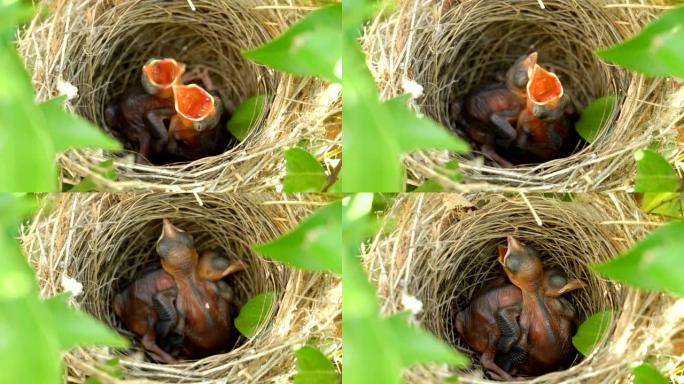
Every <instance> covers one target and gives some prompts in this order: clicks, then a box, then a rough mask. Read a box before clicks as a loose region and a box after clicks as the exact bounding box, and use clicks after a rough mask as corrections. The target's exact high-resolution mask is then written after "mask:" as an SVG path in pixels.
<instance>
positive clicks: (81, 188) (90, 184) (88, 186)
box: [67, 177, 97, 192]
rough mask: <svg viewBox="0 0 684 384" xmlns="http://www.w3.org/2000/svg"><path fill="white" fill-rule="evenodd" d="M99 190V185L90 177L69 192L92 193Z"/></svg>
mask: <svg viewBox="0 0 684 384" xmlns="http://www.w3.org/2000/svg"><path fill="white" fill-rule="evenodd" d="M95 190H97V184H95V182H94V181H93V179H91V178H89V177H85V178H83V179H82V180H81V181H80V182H79V183H78V184H76V185H74V186H73V187H71V188H70V189H69V190H68V191H67V192H91V191H95Z"/></svg>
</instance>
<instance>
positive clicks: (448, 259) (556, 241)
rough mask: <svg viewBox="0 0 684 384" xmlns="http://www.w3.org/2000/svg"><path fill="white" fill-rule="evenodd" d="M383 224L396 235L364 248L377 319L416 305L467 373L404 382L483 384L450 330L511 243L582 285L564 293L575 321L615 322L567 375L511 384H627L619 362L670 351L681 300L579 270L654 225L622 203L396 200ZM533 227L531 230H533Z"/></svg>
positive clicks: (431, 371)
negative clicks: (407, 300) (465, 363)
mask: <svg viewBox="0 0 684 384" xmlns="http://www.w3.org/2000/svg"><path fill="white" fill-rule="evenodd" d="M388 217H389V218H390V220H392V221H393V222H394V223H395V224H396V227H394V229H393V230H392V231H391V232H389V233H387V234H385V235H379V236H378V237H377V238H376V239H375V240H374V241H373V242H372V243H370V244H369V245H368V247H367V248H366V249H365V250H364V253H363V257H364V262H365V264H366V267H367V269H368V271H369V275H370V276H371V280H372V281H374V282H375V284H376V285H377V287H378V294H379V296H380V302H381V305H382V308H383V311H384V312H385V313H386V314H393V313H397V312H398V311H403V310H406V308H405V307H404V305H403V304H402V303H403V300H402V297H404V295H410V296H413V297H416V298H417V299H418V300H420V301H421V302H422V303H423V308H422V311H421V312H419V313H418V314H416V315H415V317H414V320H415V321H416V322H417V323H419V324H421V325H422V326H423V327H425V328H426V329H427V330H429V331H430V332H432V333H433V334H435V335H436V336H438V337H440V338H442V339H444V340H445V341H447V342H448V343H450V344H451V345H453V346H455V347H457V348H458V349H459V350H461V351H462V352H464V353H466V354H468V355H469V357H470V359H471V362H472V366H471V368H470V369H468V370H465V371H458V372H454V371H453V369H449V367H447V366H446V365H437V364H434V365H421V366H415V367H412V368H410V369H407V370H406V372H405V378H406V379H407V382H409V383H437V382H443V381H444V380H446V379H447V378H449V377H451V376H452V375H453V374H454V373H457V374H459V376H460V381H459V382H463V383H483V382H489V380H488V379H487V376H485V375H484V372H483V370H482V367H481V366H480V363H479V358H480V356H479V355H480V354H479V353H473V351H472V350H471V349H470V348H469V347H468V345H467V344H465V342H464V341H462V340H461V339H460V337H459V335H458V333H457V331H456V329H455V317H456V314H457V313H458V311H459V309H461V308H464V307H465V306H467V305H468V303H469V302H470V300H471V298H472V296H473V295H474V294H475V292H477V290H478V289H479V288H480V287H481V286H482V284H483V283H485V282H486V281H489V280H490V279H492V278H494V277H496V276H500V275H502V273H503V270H502V268H501V266H500V264H499V263H498V262H497V257H498V253H497V249H496V247H497V245H498V244H505V241H506V236H507V235H513V236H514V237H516V238H517V239H519V240H520V241H522V242H523V243H525V244H527V245H531V246H532V247H534V248H535V249H537V250H538V251H539V252H540V255H541V257H542V261H543V263H544V265H545V267H558V268H560V269H561V270H563V271H564V272H565V273H566V274H567V275H568V276H570V277H575V278H578V279H580V280H581V281H583V282H584V283H585V284H587V287H586V288H584V289H580V290H577V291H574V292H572V293H570V294H566V295H565V296H564V297H566V298H568V300H570V301H571V302H572V303H573V304H574V305H575V308H576V309H577V312H578V314H579V318H580V320H584V319H586V318H587V317H588V316H589V315H591V314H593V313H595V312H597V311H600V310H614V311H616V316H615V318H614V321H613V323H612V326H611V329H610V332H609V334H608V336H607V337H606V339H605V340H603V341H601V342H600V344H599V345H598V347H597V348H596V349H595V350H594V352H593V353H591V354H590V355H589V356H587V357H586V358H584V359H580V358H576V359H575V361H574V364H573V365H572V367H570V368H569V369H566V370H563V371H558V372H553V373H549V374H546V375H543V376H539V377H537V378H529V379H527V380H523V379H518V380H520V381H521V382H533V383H560V382H569V383H579V382H591V383H623V382H625V383H627V382H631V381H630V380H628V378H629V375H630V371H629V368H628V367H629V364H630V363H632V362H639V361H641V360H642V359H644V358H645V357H646V356H647V355H648V354H660V353H662V354H664V355H667V354H669V353H671V352H672V349H671V348H672V342H671V341H670V340H671V338H672V337H673V336H674V335H675V334H677V333H678V332H681V330H682V324H684V310H683V308H684V306H683V305H684V301H682V300H680V301H679V302H676V300H675V299H674V298H671V297H669V296H665V295H659V294H655V293H645V292H640V291H638V290H635V289H631V288H628V287H624V286H621V285H619V284H617V283H614V282H611V281H608V280H605V279H602V278H600V277H598V276H597V275H594V274H593V273H592V272H591V271H590V270H589V269H588V264H590V263H596V262H602V261H606V260H609V259H611V258H613V257H615V256H617V255H618V254H619V253H620V252H622V251H624V250H626V249H628V248H629V247H630V246H632V245H633V244H634V243H635V242H636V241H637V240H638V239H639V238H641V237H642V236H644V234H645V233H646V232H647V229H649V228H650V229H652V228H653V226H656V225H659V223H657V222H650V221H649V220H648V218H646V217H644V216H643V215H642V214H641V213H640V210H639V209H638V207H637V206H636V205H635V203H634V202H633V201H632V196H630V195H622V194H620V195H578V197H577V200H575V201H574V202H564V201H561V200H558V199H555V198H546V197H543V196H541V195H539V196H526V197H525V198H523V197H521V195H510V196H507V195H502V194H492V193H489V194H475V195H472V196H468V198H467V199H466V198H465V197H464V196H462V195H447V194H405V195H402V196H401V197H399V198H398V199H397V201H396V202H395V203H394V204H393V206H392V208H391V209H390V210H389V213H388ZM538 221H539V222H540V223H541V225H539V224H538V223H537V222H538Z"/></svg>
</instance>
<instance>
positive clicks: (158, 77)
mask: <svg viewBox="0 0 684 384" xmlns="http://www.w3.org/2000/svg"><path fill="white" fill-rule="evenodd" d="M184 73H185V64H182V63H178V62H177V61H176V60H174V59H151V60H149V61H148V62H147V63H146V64H145V65H144V66H143V70H142V75H141V82H142V85H143V88H144V89H145V92H147V93H148V94H150V95H152V96H157V97H160V98H162V99H172V98H173V86H174V85H177V84H182V81H181V78H182V76H183V74H184Z"/></svg>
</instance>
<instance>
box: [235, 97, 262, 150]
mask: <svg viewBox="0 0 684 384" xmlns="http://www.w3.org/2000/svg"><path fill="white" fill-rule="evenodd" d="M265 107H266V96H265V95H256V96H252V97H250V98H248V99H247V100H245V101H243V102H242V104H240V105H239V106H238V107H237V108H236V109H235V111H233V115H232V116H231V117H230V120H228V124H227V127H228V131H229V132H230V133H231V134H232V135H233V136H235V138H236V139H238V140H240V141H243V140H244V139H245V138H246V137H247V135H249V133H250V132H251V131H252V129H254V127H255V125H256V123H257V122H258V121H259V118H260V117H261V114H262V113H263V112H264V108H265Z"/></svg>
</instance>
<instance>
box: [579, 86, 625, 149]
mask: <svg viewBox="0 0 684 384" xmlns="http://www.w3.org/2000/svg"><path fill="white" fill-rule="evenodd" d="M616 105H617V97H615V96H603V97H600V98H598V99H596V100H594V101H592V102H591V103H590V104H589V105H588V106H587V108H585V109H584V111H583V112H582V116H580V119H579V121H577V124H575V129H576V130H577V133H579V135H580V136H582V138H583V139H584V140H586V141H587V142H589V143H593V142H594V140H595V139H596V136H597V135H598V133H599V132H601V129H602V128H603V127H604V126H605V125H606V123H608V120H609V119H610V117H611V116H612V115H613V111H614V110H615V106H616Z"/></svg>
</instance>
